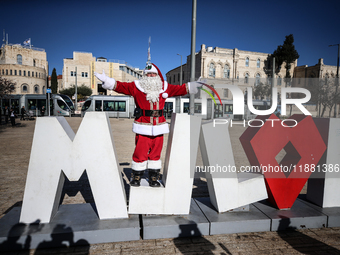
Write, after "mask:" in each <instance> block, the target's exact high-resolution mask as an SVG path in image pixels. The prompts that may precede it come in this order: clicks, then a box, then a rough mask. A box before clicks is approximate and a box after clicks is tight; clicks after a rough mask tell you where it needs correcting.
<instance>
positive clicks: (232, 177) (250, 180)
mask: <svg viewBox="0 0 340 255" xmlns="http://www.w3.org/2000/svg"><path fill="white" fill-rule="evenodd" d="M200 148H201V153H202V160H203V164H204V169H205V170H204V171H205V173H206V177H207V184H208V190H209V196H210V201H211V203H212V205H213V206H214V207H215V208H216V210H217V211H218V212H226V211H229V210H231V209H235V208H238V207H241V206H244V205H248V204H250V203H254V202H257V201H259V200H263V199H266V198H267V190H266V186H265V183H264V178H263V175H261V174H252V173H237V172H236V171H237V169H236V167H235V162H234V156H233V151H232V148H231V141H230V136H229V130H228V125H214V124H213V122H207V123H204V124H202V129H201V135H200Z"/></svg>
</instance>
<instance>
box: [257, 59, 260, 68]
mask: <svg viewBox="0 0 340 255" xmlns="http://www.w3.org/2000/svg"><path fill="white" fill-rule="evenodd" d="M260 66H261V60H260V59H257V61H256V67H257V68H260Z"/></svg>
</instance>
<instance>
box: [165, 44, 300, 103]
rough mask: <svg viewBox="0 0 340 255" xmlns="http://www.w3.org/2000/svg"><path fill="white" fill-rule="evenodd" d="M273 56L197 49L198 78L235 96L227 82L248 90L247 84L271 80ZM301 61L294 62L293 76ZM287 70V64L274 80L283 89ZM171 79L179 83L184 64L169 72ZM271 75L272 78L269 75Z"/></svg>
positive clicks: (186, 71) (227, 96) (185, 71)
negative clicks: (225, 85)
mask: <svg viewBox="0 0 340 255" xmlns="http://www.w3.org/2000/svg"><path fill="white" fill-rule="evenodd" d="M271 64H272V63H271V58H270V54H269V53H260V52H253V51H244V50H239V49H237V48H235V49H226V48H219V47H215V48H213V47H206V46H205V45H204V44H202V46H201V50H200V51H199V52H197V53H196V59H195V65H196V67H195V80H197V79H198V78H199V77H201V78H203V79H205V80H206V82H207V84H209V85H212V86H214V87H216V91H217V92H218V93H219V95H220V96H221V98H222V99H232V95H231V93H229V90H228V89H223V84H235V85H238V87H239V88H241V90H242V91H243V92H244V91H245V90H246V87H249V86H251V87H252V86H255V85H256V84H258V83H259V82H263V83H271V82H272V79H271V76H272V71H271ZM296 65H297V61H295V63H293V64H292V66H291V71H290V72H291V76H293V71H294V68H295V67H296ZM182 69H183V73H182V79H183V83H184V82H188V81H190V70H191V56H190V55H189V56H188V57H187V63H186V64H184V65H183V66H182ZM285 74H286V70H285V68H284V64H283V65H282V67H281V70H280V72H279V73H278V74H275V77H274V78H275V81H274V84H275V85H276V86H277V88H278V92H280V87H281V85H282V83H283V78H284V77H285ZM166 78H167V81H168V82H169V83H171V84H179V81H180V67H177V68H175V69H173V70H171V71H169V72H167V73H166ZM269 78H270V79H269Z"/></svg>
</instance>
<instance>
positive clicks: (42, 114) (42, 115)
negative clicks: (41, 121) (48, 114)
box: [40, 106, 45, 117]
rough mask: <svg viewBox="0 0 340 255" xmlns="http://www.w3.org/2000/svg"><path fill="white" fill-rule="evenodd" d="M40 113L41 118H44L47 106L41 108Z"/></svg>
mask: <svg viewBox="0 0 340 255" xmlns="http://www.w3.org/2000/svg"><path fill="white" fill-rule="evenodd" d="M40 113H41V117H44V115H45V106H42V107H41V110H40Z"/></svg>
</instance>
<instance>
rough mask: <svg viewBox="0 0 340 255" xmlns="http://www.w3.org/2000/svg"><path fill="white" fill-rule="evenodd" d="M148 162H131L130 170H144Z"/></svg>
mask: <svg viewBox="0 0 340 255" xmlns="http://www.w3.org/2000/svg"><path fill="white" fill-rule="evenodd" d="M147 162H148V161H143V162H135V161H133V160H132V162H131V168H132V170H135V171H143V170H145V169H146V164H147Z"/></svg>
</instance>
